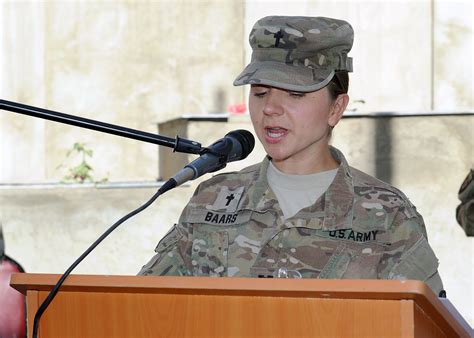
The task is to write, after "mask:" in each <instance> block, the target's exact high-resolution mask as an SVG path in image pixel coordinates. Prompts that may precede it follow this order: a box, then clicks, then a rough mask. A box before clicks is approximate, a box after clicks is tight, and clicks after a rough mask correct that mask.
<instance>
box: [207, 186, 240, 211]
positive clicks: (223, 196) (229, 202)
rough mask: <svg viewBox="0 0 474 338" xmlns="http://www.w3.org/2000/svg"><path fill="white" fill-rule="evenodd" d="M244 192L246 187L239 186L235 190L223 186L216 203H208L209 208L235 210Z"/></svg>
mask: <svg viewBox="0 0 474 338" xmlns="http://www.w3.org/2000/svg"><path fill="white" fill-rule="evenodd" d="M243 193H244V187H237V188H235V189H233V190H231V189H229V187H226V186H223V187H222V188H221V190H220V191H219V195H218V196H217V198H216V200H215V202H214V204H212V205H208V206H207V207H206V209H208V210H225V211H226V212H234V211H236V210H237V206H238V205H239V202H240V199H241V198H242V194H243Z"/></svg>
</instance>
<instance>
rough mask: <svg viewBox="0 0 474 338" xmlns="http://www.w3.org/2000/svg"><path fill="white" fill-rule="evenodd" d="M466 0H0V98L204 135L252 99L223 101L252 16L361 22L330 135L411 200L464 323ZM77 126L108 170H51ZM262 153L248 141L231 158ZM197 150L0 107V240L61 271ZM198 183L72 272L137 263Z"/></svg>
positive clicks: (467, 245)
mask: <svg viewBox="0 0 474 338" xmlns="http://www.w3.org/2000/svg"><path fill="white" fill-rule="evenodd" d="M472 13H473V4H472V2H471V1H467V0H466V1H440V0H432V1H427V0H426V1H424V0H419V1H402V0H399V1H324V0H319V1H317V0H311V1H310V0H308V1H291V2H290V1H219V0H214V1H210V0H209V1H207V0H206V1H204V0H194V1H191V0H187V1H184V0H181V1H107V2H105V1H87V2H83V1H67V2H64V1H45V2H39V1H3V2H1V4H0V50H1V53H0V99H6V100H11V101H16V102H20V103H24V104H28V105H34V106H38V107H43V108H47V109H51V110H56V111H61V112H64V113H67V114H73V115H78V116H82V117H85V118H92V119H97V120H101V121H104V122H108V123H113V124H118V125H122V126H126V127H130V128H134V129H139V130H143V131H147V132H152V133H156V132H158V130H159V127H160V133H161V134H163V135H168V136H172V137H174V136H175V134H176V130H177V129H176V128H174V127H173V128H171V127H170V126H176V125H178V126H179V128H180V129H179V130H180V135H181V136H183V135H182V133H181V132H183V133H185V134H186V135H185V137H187V138H190V139H193V140H196V141H198V142H201V143H202V144H203V145H206V144H209V143H211V142H213V141H215V140H217V139H218V138H220V137H222V136H223V135H224V134H225V133H226V132H227V131H230V130H234V129H238V128H245V129H249V130H251V128H252V127H251V124H250V122H249V119H248V116H247V114H246V113H243V114H236V113H232V112H230V111H234V110H235V109H234V108H235V106H236V105H241V104H245V102H246V96H247V88H242V87H238V88H234V87H233V86H232V81H233V79H234V77H235V76H236V75H237V74H238V73H239V72H240V71H241V69H242V68H243V67H244V66H245V64H246V63H247V62H248V60H249V57H250V52H251V51H250V49H249V47H248V43H247V37H248V33H249V32H250V29H251V27H252V25H253V23H254V22H255V21H256V20H257V19H258V18H260V17H263V16H266V15H274V14H281V15H309V16H331V17H337V18H341V19H345V20H347V21H349V22H350V23H351V24H352V26H353V27H354V30H355V41H354V48H353V50H352V52H351V54H352V56H353V58H354V73H353V74H352V75H351V88H350V96H351V98H352V102H351V104H350V107H349V110H348V111H347V112H346V117H345V118H344V119H343V120H342V121H341V123H340V125H338V126H337V128H336V129H335V134H334V137H333V141H332V142H333V144H334V145H335V146H336V147H338V148H340V149H341V150H343V151H344V152H345V154H346V156H347V159H348V161H349V163H351V164H352V165H353V166H355V167H358V168H359V169H361V170H364V171H366V172H368V173H369V174H372V175H375V176H377V177H379V178H381V179H384V180H386V181H388V182H390V183H392V184H393V185H395V186H397V187H398V188H400V189H401V190H402V191H404V192H405V194H406V195H407V196H408V197H409V198H410V199H411V201H412V202H413V203H414V204H415V205H416V206H417V208H418V210H419V211H420V213H421V214H422V215H423V216H424V219H425V223H426V226H427V231H428V236H429V240H430V242H431V244H432V246H433V248H434V250H435V252H436V254H437V255H438V257H439V259H440V273H441V276H442V278H443V280H444V283H445V288H446V289H447V293H448V298H450V299H451V301H452V302H453V303H454V304H455V305H456V306H457V308H458V309H459V310H460V311H461V313H462V314H463V315H464V316H465V317H466V318H467V319H468V321H470V324H471V325H473V324H474V311H473V308H474V290H473V289H474V288H473V286H472V285H473V280H474V264H473V256H474V245H473V240H472V238H468V237H466V236H465V234H464V232H463V231H462V229H461V228H460V227H459V225H457V223H456V220H455V208H456V206H457V204H458V203H459V201H458V200H457V191H458V189H459V186H460V184H461V182H462V180H463V179H464V177H465V176H466V175H467V173H468V171H469V168H470V167H471V166H472V165H473V160H474V151H473V145H474V115H473V110H474V99H473V53H472V49H473V17H472ZM233 107H234V108H233ZM76 142H80V143H85V144H86V146H87V148H88V149H90V150H92V151H93V156H92V157H90V158H88V162H89V164H90V165H91V167H92V168H93V170H92V171H91V175H92V177H93V179H94V180H95V181H101V180H102V179H106V180H107V182H105V183H100V184H94V183H85V184H62V183H60V182H61V181H62V180H63V178H64V176H65V175H66V172H67V169H68V168H70V167H72V166H73V165H75V163H74V162H73V160H72V159H71V158H69V157H67V153H68V151H69V150H71V148H72V147H73V144H74V143H76ZM263 156H264V152H263V150H262V148H261V147H257V149H256V150H255V151H254V152H253V153H252V154H251V156H249V158H248V159H246V160H245V161H242V162H238V163H232V164H231V165H229V166H228V170H237V169H240V168H242V167H243V166H246V165H248V164H250V163H255V162H257V161H259V160H261V159H262V158H263ZM192 158H193V157H192V156H189V157H185V158H183V157H182V156H181V157H180V155H178V154H171V153H169V152H168V153H166V152H159V150H158V147H157V146H155V145H151V144H146V143H142V142H138V141H134V140H129V139H124V138H120V137H116V136H112V135H106V134H103V133H98V132H93V131H88V130H85V129H80V128H76V127H71V126H66V125H61V124H57V123H53V122H48V121H44V120H40V119H36V118H33V117H27V116H23V115H19V114H15V113H11V112H7V111H0V222H2V224H3V230H4V235H5V240H6V252H7V253H8V254H9V255H10V256H12V257H14V258H15V259H16V260H18V261H19V262H20V263H21V264H22V265H23V266H24V268H25V269H26V270H27V271H29V272H45V273H61V272H63V271H64V270H65V269H66V268H67V267H68V266H69V265H70V264H71V263H72V261H73V260H74V259H75V258H76V257H77V256H79V255H80V254H81V253H82V252H83V251H84V250H85V249H86V248H87V247H88V246H89V244H90V243H92V242H93V241H94V240H95V238H96V237H98V235H99V234H100V233H102V232H103V231H104V230H105V229H106V228H107V227H108V226H110V225H111V224H112V223H114V222H115V221H116V220H117V219H118V218H120V217H121V216H123V215H124V214H126V213H127V212H129V211H131V210H132V209H134V208H136V207H138V206H139V205H140V204H142V203H143V202H144V201H145V200H146V199H148V197H149V196H151V195H152V194H153V192H154V191H155V190H156V187H157V186H159V181H158V178H159V177H162V176H165V175H164V173H160V170H159V168H163V164H170V163H173V162H174V161H178V159H180V160H181V161H187V160H191V159H192ZM71 161H72V162H71ZM160 163H161V164H162V165H161V166H160ZM62 164H63V166H62V167H59V166H61V165H62ZM58 167H59V168H58ZM165 167H166V166H165ZM165 177H166V176H165ZM204 178H205V177H204ZM197 183H198V182H191V183H190V184H188V185H186V186H183V187H180V188H177V189H175V190H173V191H171V192H169V193H168V194H167V195H165V196H163V197H162V198H161V199H159V200H158V201H157V202H156V203H154V204H153V205H152V206H151V207H150V208H149V209H148V210H146V211H145V212H143V213H142V214H140V215H138V216H136V217H135V218H133V219H132V220H130V221H128V222H127V223H126V224H124V225H122V226H121V227H120V228H119V229H118V230H117V231H116V232H115V233H113V234H112V235H111V236H110V237H109V238H108V239H107V240H106V241H104V243H103V244H102V245H101V246H99V247H98V248H97V249H96V251H94V252H93V253H92V254H91V255H90V257H88V258H87V259H86V260H85V261H84V262H83V263H82V264H81V266H79V267H78V269H77V271H76V272H77V273H94V274H95V273H97V274H135V273H136V272H137V271H138V270H139V269H140V267H141V266H142V265H143V264H144V263H146V261H147V260H148V259H149V258H150V257H151V256H152V254H153V248H154V247H155V245H156V244H157V242H158V240H159V239H160V238H161V237H162V236H163V235H164V233H165V232H166V231H167V230H168V228H169V227H170V226H171V225H172V223H173V222H176V221H177V219H178V217H179V214H180V212H181V209H182V208H183V207H184V205H185V204H186V202H187V200H188V199H189V198H190V196H191V194H192V192H193V189H194V188H195V186H196V184H197Z"/></svg>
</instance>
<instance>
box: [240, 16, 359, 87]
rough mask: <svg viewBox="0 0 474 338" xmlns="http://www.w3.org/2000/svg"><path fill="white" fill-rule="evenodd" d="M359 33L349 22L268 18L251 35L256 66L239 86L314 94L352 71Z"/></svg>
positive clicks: (246, 71) (247, 70) (242, 77)
mask: <svg viewBox="0 0 474 338" xmlns="http://www.w3.org/2000/svg"><path fill="white" fill-rule="evenodd" d="M353 40H354V31H353V29H352V27H351V25H350V24H349V23H348V22H346V21H343V20H337V19H332V18H324V17H304V16H267V17H264V18H262V19H260V20H258V21H257V22H256V23H255V25H254V26H253V28H252V31H251V32H250V36H249V42H250V46H251V47H252V58H251V61H250V64H248V65H247V67H246V68H245V69H244V70H243V71H242V73H240V75H239V76H238V77H237V78H236V79H235V81H234V86H241V85H245V84H262V85H268V86H272V87H277V88H282V89H287V90H294V91H300V92H312V91H316V90H318V89H321V88H323V87H324V86H326V85H327V84H328V83H329V82H330V81H331V79H332V77H333V76H334V73H335V72H336V71H347V72H352V58H350V57H348V56H347V54H348V52H349V51H350V50H351V48H352V43H353Z"/></svg>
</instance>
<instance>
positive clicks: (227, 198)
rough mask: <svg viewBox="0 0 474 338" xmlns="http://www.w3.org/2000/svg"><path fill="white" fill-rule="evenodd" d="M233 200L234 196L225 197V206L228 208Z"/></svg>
mask: <svg viewBox="0 0 474 338" xmlns="http://www.w3.org/2000/svg"><path fill="white" fill-rule="evenodd" d="M234 198H235V196H234V194H230V195H229V196H227V197H226V198H225V199H226V200H227V203H226V204H225V206H226V207H227V206H229V204H230V202H231V201H232V200H233V199H234Z"/></svg>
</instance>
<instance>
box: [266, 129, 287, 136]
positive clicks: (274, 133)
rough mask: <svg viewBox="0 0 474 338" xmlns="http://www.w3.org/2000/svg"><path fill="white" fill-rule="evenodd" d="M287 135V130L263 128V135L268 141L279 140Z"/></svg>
mask: <svg viewBox="0 0 474 338" xmlns="http://www.w3.org/2000/svg"><path fill="white" fill-rule="evenodd" d="M287 133H288V129H285V128H281V127H267V128H265V135H266V136H267V137H268V138H270V139H280V138H281V137H283V136H285V135H286V134H287Z"/></svg>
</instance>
